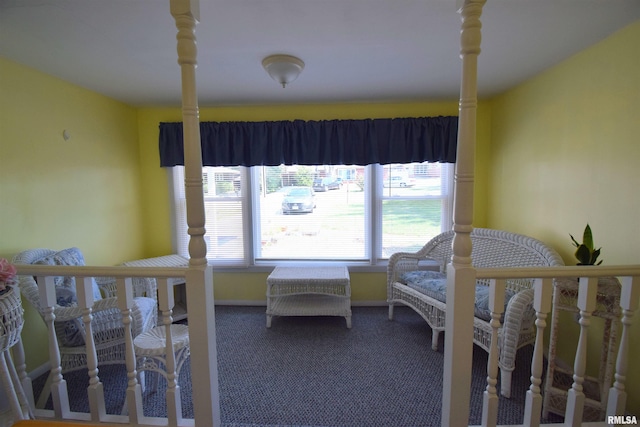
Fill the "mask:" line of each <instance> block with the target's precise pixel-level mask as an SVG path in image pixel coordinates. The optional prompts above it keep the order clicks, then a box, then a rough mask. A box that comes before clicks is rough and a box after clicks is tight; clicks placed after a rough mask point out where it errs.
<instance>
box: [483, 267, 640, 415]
mask: <svg viewBox="0 0 640 427" xmlns="http://www.w3.org/2000/svg"><path fill="white" fill-rule="evenodd" d="M476 276H477V278H479V279H489V280H490V286H491V292H490V301H489V307H490V309H491V311H492V322H491V325H492V327H493V328H494V334H493V336H492V344H491V349H490V352H489V359H488V362H487V389H486V391H485V393H484V406H483V415H482V425H483V426H495V425H496V422H497V421H496V420H497V415H496V414H497V411H498V406H499V399H498V396H497V394H496V391H495V385H496V377H497V359H498V350H497V346H496V342H495V341H496V340H497V328H498V327H499V320H498V319H500V316H501V314H502V310H503V306H504V305H503V304H504V289H505V280H506V279H526V278H535V280H534V286H533V288H534V301H533V305H534V309H535V311H536V322H535V325H536V330H537V335H536V340H535V343H534V350H533V356H532V361H531V385H530V388H529V390H528V391H527V393H526V398H525V410H524V414H523V425H524V426H539V425H540V422H541V412H542V403H543V400H542V394H541V384H542V370H543V355H544V348H543V334H544V330H545V328H546V324H547V322H546V319H547V316H548V313H549V312H550V311H551V308H552V301H551V299H552V293H553V286H554V281H553V279H554V278H572V279H575V278H576V277H579V278H580V279H579V286H578V296H577V301H576V304H577V307H578V309H579V312H580V319H579V324H580V335H579V340H578V344H577V349H576V355H575V359H574V364H573V371H574V372H573V384H572V387H571V388H570V389H569V391H568V392H567V402H566V410H565V414H564V425H566V426H580V425H584V424H583V413H584V407H585V400H586V399H585V394H584V391H583V383H584V380H585V370H586V363H587V337H588V329H589V326H590V318H591V315H592V313H593V312H594V310H595V308H596V298H597V293H598V278H600V277H611V276H613V277H620V282H621V284H622V286H621V297H620V306H621V309H622V314H623V317H622V325H623V330H622V336H621V337H620V344H619V349H618V352H617V354H618V356H617V363H616V373H615V382H614V384H613V385H611V384H604V385H603V386H604V387H607V388H608V387H610V389H609V393H608V401H607V402H606V403H603V404H606V405H607V406H606V407H607V411H606V413H607V416H623V415H625V405H626V396H627V395H626V391H625V381H626V377H625V375H626V372H627V365H628V351H629V349H628V346H629V327H630V326H631V319H632V317H633V315H634V312H635V311H636V310H637V309H638V300H639V298H640V265H634V266H611V267H541V268H523V269H517V268H509V269H478V270H476ZM614 353H615V351H614ZM606 422H607V420H602V425H607V424H606Z"/></svg>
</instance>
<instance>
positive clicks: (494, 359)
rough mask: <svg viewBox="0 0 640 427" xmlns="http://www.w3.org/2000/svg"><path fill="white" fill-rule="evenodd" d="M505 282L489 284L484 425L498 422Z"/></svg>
mask: <svg viewBox="0 0 640 427" xmlns="http://www.w3.org/2000/svg"><path fill="white" fill-rule="evenodd" d="M505 284H506V282H505V280H502V279H501V280H495V279H491V282H490V284H489V310H491V322H490V325H491V345H490V348H489V360H488V361H487V389H486V390H485V391H484V396H483V408H482V425H483V426H495V425H496V424H497V422H498V401H499V398H498V393H497V389H496V384H498V329H499V328H500V316H502V313H503V312H504V294H505Z"/></svg>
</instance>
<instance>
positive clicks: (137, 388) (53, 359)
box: [14, 265, 211, 426]
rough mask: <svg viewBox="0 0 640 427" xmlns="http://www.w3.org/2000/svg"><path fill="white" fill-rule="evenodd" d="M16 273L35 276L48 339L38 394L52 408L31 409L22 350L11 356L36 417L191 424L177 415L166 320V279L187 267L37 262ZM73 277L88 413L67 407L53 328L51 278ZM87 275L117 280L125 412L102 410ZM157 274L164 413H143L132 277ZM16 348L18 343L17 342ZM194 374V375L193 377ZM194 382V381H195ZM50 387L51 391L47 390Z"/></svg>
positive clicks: (169, 298) (169, 305)
mask: <svg viewBox="0 0 640 427" xmlns="http://www.w3.org/2000/svg"><path fill="white" fill-rule="evenodd" d="M18 274H19V275H32V276H36V277H37V283H38V288H39V293H40V301H41V303H42V306H43V308H44V312H45V323H46V324H47V331H48V332H47V335H48V339H49V363H50V366H51V371H50V372H51V381H50V383H47V384H46V385H45V387H46V388H48V389H49V390H43V391H42V394H41V399H42V398H44V399H45V400H44V401H43V403H44V402H46V398H47V397H48V396H49V395H50V396H51V399H52V404H53V411H52V410H45V409H35V406H40V405H34V401H35V399H34V396H33V387H32V384H31V380H30V379H29V377H28V376H27V374H26V372H25V368H26V365H25V363H24V352H23V351H22V350H19V351H14V361H15V365H16V367H17V370H18V375H19V377H20V378H23V380H22V384H23V388H24V390H25V393H26V394H27V400H28V401H29V402H30V403H31V406H32V407H34V414H35V416H36V417H37V418H43V419H56V420H75V421H85V422H86V421H91V422H93V423H96V424H97V423H105V422H107V423H117V424H131V425H139V426H158V425H167V426H193V425H194V420H193V419H182V404H181V400H180V388H179V386H178V384H177V375H176V369H177V367H176V361H175V358H174V357H173V355H174V353H173V342H172V339H171V328H170V326H171V324H172V321H173V318H172V311H173V307H174V300H173V286H172V285H171V284H170V283H169V281H168V280H167V279H168V278H176V277H179V278H185V277H186V276H187V269H186V268H142V267H61V266H55V267H52V266H40V265H18ZM57 276H73V277H75V278H76V289H77V298H78V306H79V308H80V309H81V310H82V315H81V318H82V321H83V322H84V327H85V331H86V338H85V344H86V349H87V350H86V351H87V368H86V369H87V375H88V378H89V385H88V387H87V397H88V401H89V413H88V414H85V413H78V412H72V411H71V410H70V404H69V397H68V396H69V393H68V390H67V382H66V381H65V379H64V376H63V374H62V368H61V358H60V352H59V350H58V341H57V336H56V333H55V327H54V321H55V314H54V307H55V304H56V298H55V284H54V277H57ZM91 277H115V278H116V281H117V284H116V289H117V298H118V308H119V309H120V312H121V315H122V323H123V326H124V331H125V333H124V335H125V357H126V360H125V361H124V363H125V365H126V369H127V389H126V397H125V404H124V405H123V407H124V408H125V410H124V411H123V413H124V414H128V415H119V414H107V413H106V404H105V396H104V389H103V385H102V382H101V380H100V377H99V372H100V371H99V366H98V356H97V351H96V343H95V340H94V338H93V334H92V329H93V325H92V323H91V320H92V317H93V316H92V310H93V306H94V301H93V292H92V282H91V279H90V278H91ZM148 277H154V278H156V282H157V284H158V302H159V308H160V312H161V314H162V316H161V323H160V327H166V328H167V330H166V336H167V339H166V345H165V352H166V353H165V354H166V356H167V358H166V359H167V363H166V367H165V368H166V370H167V379H168V381H167V384H168V385H167V391H166V396H167V398H166V401H167V414H168V416H167V418H160V417H145V416H144V413H143V392H142V385H141V384H140V383H139V381H138V371H137V361H136V355H135V353H134V346H133V338H134V337H133V336H132V324H131V323H132V316H131V309H132V306H133V303H134V297H133V282H132V278H148ZM19 347H20V349H21V348H22V347H21V344H20V346H19ZM195 381H197V378H195V379H194V382H195ZM194 385H195V384H194ZM49 392H50V393H49ZM198 393H199V394H200V395H204V396H207V395H208V396H209V397H210V396H211V392H210V390H208V389H206V388H205V389H203V390H201V391H199V392H198Z"/></svg>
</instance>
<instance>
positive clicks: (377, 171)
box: [167, 163, 455, 271]
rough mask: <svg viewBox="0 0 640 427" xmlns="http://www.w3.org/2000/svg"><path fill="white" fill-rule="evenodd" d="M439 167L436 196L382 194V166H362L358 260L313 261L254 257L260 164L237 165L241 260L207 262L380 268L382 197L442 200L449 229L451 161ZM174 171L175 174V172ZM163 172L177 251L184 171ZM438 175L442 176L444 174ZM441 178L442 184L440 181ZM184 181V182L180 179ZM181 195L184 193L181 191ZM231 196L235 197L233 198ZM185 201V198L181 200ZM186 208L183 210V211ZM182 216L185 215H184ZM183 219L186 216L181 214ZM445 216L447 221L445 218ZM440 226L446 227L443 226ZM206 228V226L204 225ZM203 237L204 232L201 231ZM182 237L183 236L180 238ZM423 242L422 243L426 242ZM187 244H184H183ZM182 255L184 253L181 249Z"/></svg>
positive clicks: (383, 263) (230, 267) (256, 266)
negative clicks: (360, 252)
mask: <svg viewBox="0 0 640 427" xmlns="http://www.w3.org/2000/svg"><path fill="white" fill-rule="evenodd" d="M441 165H442V166H443V167H446V172H447V173H446V178H445V176H441V187H443V186H446V189H443V191H442V193H446V194H444V195H438V196H429V195H427V196H404V197H399V196H391V197H390V196H386V197H385V196H384V194H383V193H384V190H385V189H386V188H384V187H383V182H382V181H383V176H384V173H383V166H382V165H379V164H375V165H367V166H365V175H364V185H365V191H364V203H365V212H364V221H365V227H364V231H365V236H364V240H365V243H364V245H365V251H364V252H365V253H364V257H363V258H362V259H358V260H353V259H336V260H328V259H323V260H317V259H295V260H285V259H264V260H263V259H257V258H256V256H255V251H254V248H255V247H256V245H258V244H260V239H261V235H260V227H261V224H260V221H259V220H255V219H256V218H259V217H260V216H259V212H256V210H257V209H259V197H260V192H259V191H256V189H258V188H259V187H258V183H259V182H260V175H261V174H260V170H259V168H261V166H254V167H240V172H241V173H240V177H241V180H242V184H241V194H240V196H239V197H238V198H239V199H240V201H241V206H242V214H241V218H242V230H243V233H244V239H243V242H242V243H243V251H242V252H243V259H242V260H237V259H232V260H227V259H211V258H209V259H208V261H209V264H210V265H213V266H214V267H216V268H217V269H218V270H221V269H223V270H229V271H237V270H238V269H257V270H262V269H266V268H273V267H275V266H277V265H291V264H313V265H321V264H329V265H330V264H340V265H347V266H349V267H350V268H351V267H355V268H363V269H364V270H365V271H367V270H377V269H380V268H384V267H386V265H387V262H388V258H387V257H383V256H382V254H383V247H382V244H383V210H382V205H383V202H384V200H389V199H391V200H402V199H418V200H424V199H433V198H435V199H443V209H442V212H441V231H445V230H449V229H451V226H452V222H453V219H452V206H453V187H454V185H453V180H454V174H455V164H453V163H441ZM176 168H183V167H176ZM176 172H177V173H176ZM167 175H168V178H169V179H168V181H169V189H170V192H169V193H170V198H171V233H172V245H173V250H174V252H176V253H180V252H181V251H180V247H181V246H182V247H183V248H184V247H185V245H184V244H182V245H180V244H179V241H180V237H179V234H178V233H179V232H181V230H180V229H179V228H180V227H179V225H178V221H179V216H180V215H178V214H177V212H176V211H177V206H178V203H179V200H178V199H177V198H178V197H180V194H179V191H177V190H176V185H177V182H176V180H177V179H179V177H180V176H182V177H184V171H176V169H174V168H167ZM442 175H445V174H444V173H443V174H442ZM442 181H444V183H443V182H442ZM181 182H184V181H181ZM182 194H184V192H182ZM205 199H206V200H207V202H212V201H214V202H215V200H218V201H229V198H228V197H221V198H218V199H214V200H211V199H212V198H211V197H205ZM233 199H235V198H233ZM184 203H186V201H185V202H184ZM185 211H186V210H185ZM185 215H186V214H185ZM185 219H186V216H185ZM445 219H448V221H445ZM442 225H444V226H445V227H446V228H443V227H442ZM187 227H188V226H187V225H186V224H185V225H184V232H185V234H186V231H187ZM205 227H206V225H205ZM205 239H206V234H205ZM182 240H184V239H182ZM426 243H427V241H425V242H424V244H426ZM187 244H188V236H187ZM187 247H188V246H187ZM183 255H184V252H183Z"/></svg>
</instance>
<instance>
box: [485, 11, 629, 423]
mask: <svg viewBox="0 0 640 427" xmlns="http://www.w3.org/2000/svg"><path fill="white" fill-rule="evenodd" d="M639 42H640V22H636V23H634V24H632V25H631V26H629V27H627V28H625V29H623V30H622V31H620V32H618V33H616V34H614V35H613V36H611V37H610V38H608V39H606V40H604V41H603V42H601V43H599V44H597V45H595V46H593V47H591V48H589V49H587V50H585V51H583V52H581V53H579V54H577V55H575V56H574V57H572V58H570V59H568V60H566V61H564V62H562V63H561V64H559V65H558V66H556V67H553V68H551V69H549V70H548V71H546V72H544V73H542V74H540V75H538V76H537V77H535V78H533V79H531V80H529V81H527V82H526V83H524V84H523V85H521V86H519V87H517V88H515V89H513V90H510V91H509V92H507V93H506V94H504V95H502V96H500V97H498V98H496V99H495V100H493V102H492V103H491V106H492V109H491V117H492V120H491V144H490V147H491V155H490V157H491V172H490V176H489V188H490V189H491V191H490V193H489V195H490V196H489V199H488V205H487V215H488V224H489V226H490V227H493V228H501V229H505V230H510V231H515V232H522V233H524V234H529V235H532V236H536V237H538V238H540V239H542V240H544V241H546V242H548V243H549V244H551V245H552V246H554V247H555V248H556V249H557V250H558V251H559V252H560V254H561V255H562V256H563V258H564V260H565V262H566V263H567V264H575V263H576V261H575V259H574V258H573V250H574V247H573V246H572V245H571V241H570V238H569V233H571V234H573V235H574V236H576V237H577V238H580V239H581V237H582V231H583V229H584V227H585V225H586V224H587V223H589V224H590V225H591V228H592V230H593V233H594V239H595V244H596V245H597V246H601V247H602V255H601V259H603V260H604V263H605V264H607V265H616V264H639V263H640V221H638V214H639V213H640V191H639V190H638V188H639V186H640V167H639V161H640V143H639V142H640V141H639V139H638V135H640V108H638V95H639V94H640V78H638V76H639V73H640V55H638V54H633V53H632V52H637V51H638V43H639ZM567 320H568V319H567ZM637 323H638V322H636V324H635V325H634V326H633V328H632V334H631V347H632V351H631V360H637V359H638V357H640V325H638V324H637ZM567 328H570V325H567ZM592 337H593V339H592V340H591V348H592V350H593V351H592V354H593V357H591V360H592V361H595V357H596V355H597V354H598V353H597V351H598V349H599V346H600V340H597V338H596V334H592ZM565 338H566V337H564V336H563V338H562V339H561V340H562V341H563V342H564V341H565ZM592 365H593V363H592ZM627 388H628V392H629V406H628V408H629V409H633V410H634V411H635V413H639V412H640V369H637V368H635V367H634V366H632V367H631V370H630V372H629V376H628V378H627Z"/></svg>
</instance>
